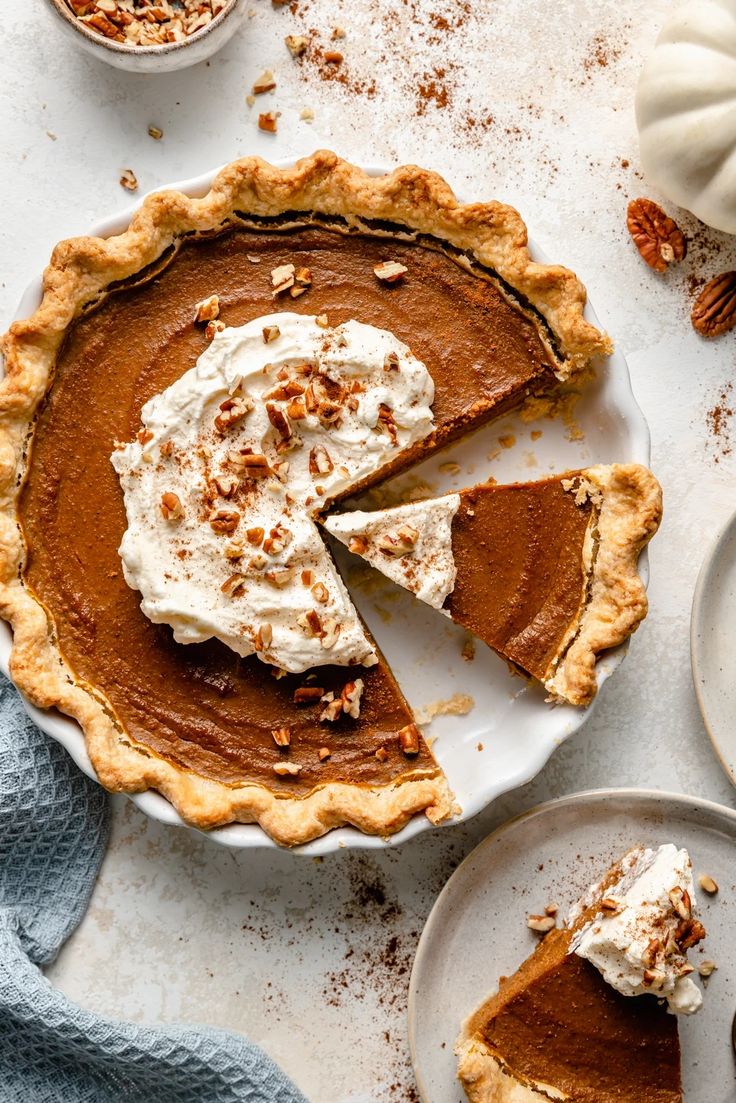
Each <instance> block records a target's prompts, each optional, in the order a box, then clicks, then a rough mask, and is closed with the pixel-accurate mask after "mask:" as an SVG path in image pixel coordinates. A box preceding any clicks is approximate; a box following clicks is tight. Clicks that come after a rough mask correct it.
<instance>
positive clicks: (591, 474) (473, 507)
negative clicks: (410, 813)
mask: <svg viewBox="0 0 736 1103" xmlns="http://www.w3.org/2000/svg"><path fill="white" fill-rule="evenodd" d="M660 516H661V490H660V487H659V484H658V483H657V480H656V479H655V478H654V476H653V475H652V474H651V472H650V471H648V470H647V469H646V468H645V467H641V466H639V465H636V464H613V465H610V466H598V467H590V468H587V469H585V470H583V471H572V472H567V473H566V474H564V475H559V476H555V477H554V478H548V479H543V480H541V481H539V482H532V483H514V484H510V485H506V486H500V485H496V484H495V483H485V484H481V485H479V486H474V487H472V488H470V489H468V490H462V491H460V492H459V493H456V494H445V495H443V496H442V497H439V498H428V499H424V500H422V501H416V502H411V503H409V504H407V505H400V506H395V507H393V508H390V509H383V510H376V511H375V512H368V513H366V512H359V511H355V512H352V513H344V514H333V515H331V516H329V517H327V518H326V519H325V521H324V526H325V528H326V529H327V531H328V532H330V533H332V535H333V536H335V537H336V538H337V539H338V540H340V541H341V542H342V543H343V544H346V545H347V546H348V547H349V549H350V550H351V551H352V552H355V553H356V554H358V555H361V556H362V557H363V558H364V559H366V560H367V561H368V562H369V563H371V564H372V565H373V566H374V567H377V568H378V570H380V571H382V572H383V573H384V574H385V575H387V576H388V577H389V578H391V579H393V580H394V581H395V582H397V583H399V584H400V585H402V586H405V587H406V588H407V589H408V590H411V591H412V593H414V594H416V595H417V597H419V598H421V600H422V601H426V602H427V603H428V604H429V605H432V606H434V608H436V609H439V610H441V611H442V612H443V613H446V614H447V615H449V616H450V617H452V619H453V620H454V621H456V622H457V623H458V624H461V625H462V626H463V627H465V628H467V629H468V630H469V631H471V632H472V633H473V634H474V635H475V636H477V637H478V638H479V639H481V640H483V641H484V642H485V643H487V644H488V645H489V646H490V647H492V648H493V649H494V650H495V651H497V652H498V654H499V655H501V656H503V658H505V659H506V660H507V661H508V662H510V663H513V664H514V666H515V667H517V668H519V669H520V670H521V671H523V672H525V673H526V674H528V675H531V676H532V677H534V678H536V679H538V680H539V681H540V682H542V684H543V685H544V686H545V687H546V688H547V690H548V691H549V693H550V695H551V696H552V697H553V698H554V699H556V700H560V701H568V702H570V703H571V704H574V705H586V704H588V703H589V702H590V701H591V700H592V698H593V696H594V694H595V692H596V675H595V663H596V657H597V655H598V654H599V653H600V652H601V651H603V650H605V649H607V648H611V647H615V646H617V645H618V644H620V643H622V642H623V641H624V640H625V639H627V637H628V636H629V635H630V634H631V633H632V632H633V631H634V629H635V628H636V627H637V625H638V624H639V623H640V621H641V620H642V618H643V617H644V616H645V615H646V611H647V599H646V593H645V590H644V586H643V584H642V581H641V579H640V578H639V575H638V573H637V563H638V559H639V555H640V553H641V551H642V548H643V547H644V546H645V544H646V543H647V541H648V540H649V539H650V538H651V537H652V536H653V535H654V533H655V532H656V530H657V526H658V524H659V520H660Z"/></svg>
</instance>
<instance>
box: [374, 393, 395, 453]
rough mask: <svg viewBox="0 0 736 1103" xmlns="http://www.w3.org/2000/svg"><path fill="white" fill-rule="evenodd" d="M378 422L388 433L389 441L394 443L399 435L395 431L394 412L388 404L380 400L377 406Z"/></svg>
mask: <svg viewBox="0 0 736 1103" xmlns="http://www.w3.org/2000/svg"><path fill="white" fill-rule="evenodd" d="M378 423H379V425H381V426H382V427H383V428H384V429H385V430H386V432H387V433H388V435H389V436H390V437H391V443H392V444H396V442H397V441H398V439H399V435H398V433H397V432H396V422H395V421H394V412H393V410H392V409H391V407H390V406H387V405H386V403H385V402H382V403H381V404H380V405H379V407H378Z"/></svg>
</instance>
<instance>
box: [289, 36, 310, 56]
mask: <svg viewBox="0 0 736 1103" xmlns="http://www.w3.org/2000/svg"><path fill="white" fill-rule="evenodd" d="M284 42H285V43H286V48H287V50H288V51H289V53H290V54H291V56H292V57H301V56H302V54H303V53H304V52H305V51H306V49H307V46H308V45H309V39H308V38H305V37H304V35H303V34H287V36H286V38H285V39H284Z"/></svg>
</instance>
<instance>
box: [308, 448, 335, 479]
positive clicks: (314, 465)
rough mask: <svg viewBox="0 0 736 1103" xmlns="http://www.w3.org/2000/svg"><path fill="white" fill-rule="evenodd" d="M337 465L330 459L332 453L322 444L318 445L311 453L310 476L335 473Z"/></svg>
mask: <svg viewBox="0 0 736 1103" xmlns="http://www.w3.org/2000/svg"><path fill="white" fill-rule="evenodd" d="M334 469H335V465H334V464H333V462H332V460H331V459H330V453H329V452H328V451H327V449H326V448H325V447H324V445H322V444H316V445H315V446H314V448H312V449H311V451H310V453H309V474H310V475H329V474H330V472H331V471H334Z"/></svg>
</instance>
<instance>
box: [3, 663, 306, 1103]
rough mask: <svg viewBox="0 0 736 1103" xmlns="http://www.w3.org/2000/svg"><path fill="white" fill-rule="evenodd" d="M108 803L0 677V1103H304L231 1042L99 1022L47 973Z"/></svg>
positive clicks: (195, 1030) (87, 875)
mask: <svg viewBox="0 0 736 1103" xmlns="http://www.w3.org/2000/svg"><path fill="white" fill-rule="evenodd" d="M108 824H109V812H108V802H107V797H106V794H105V793H104V791H103V790H102V789H101V788H100V787H99V786H98V785H95V784H94V782H92V781H90V780H89V779H88V778H86V777H85V776H84V775H83V774H81V773H80V771H79V770H78V769H77V767H76V766H75V765H74V763H73V762H72V760H71V759H70V758H69V756H68V755H67V753H66V751H64V750H63V749H62V748H61V747H59V746H58V745H57V744H55V743H53V742H52V741H51V740H50V739H48V738H47V737H46V736H45V735H44V734H43V733H42V732H40V731H39V730H38V728H36V727H35V725H34V724H32V723H31V721H30V720H29V719H28V717H27V716H26V714H25V712H24V711H23V707H22V705H21V703H20V700H19V698H18V695H17V693H16V692H15V690H14V689H13V688H12V686H11V685H10V683H9V682H8V681H7V680H6V679H5V678H3V677H2V675H0V1100H1V1101H2V1103H118V1101H131V1103H200V1101H201V1103H205V1101H206V1103H306V1100H305V1098H304V1096H303V1095H302V1094H301V1092H299V1091H297V1089H296V1088H295V1087H294V1086H293V1084H291V1083H290V1082H289V1081H288V1080H287V1079H286V1078H285V1076H284V1075H283V1073H282V1072H281V1071H280V1070H279V1069H278V1068H277V1066H276V1065H274V1063H273V1061H271V1059H270V1058H269V1057H267V1056H266V1054H265V1053H264V1052H263V1051H262V1050H260V1049H259V1048H258V1047H257V1046H255V1045H253V1044H252V1043H250V1042H247V1041H246V1040H245V1039H244V1038H240V1037H238V1036H237V1035H235V1034H228V1033H227V1032H226V1031H223V1030H213V1029H211V1028H209V1027H200V1026H196V1027H194V1026H166V1027H143V1026H136V1025H135V1024H133V1023H121V1022H114V1021H111V1020H109V1019H101V1018H99V1017H98V1016H97V1015H92V1014H90V1013H89V1012H88V1011H84V1010H83V1009H82V1008H81V1007H77V1006H76V1004H73V1003H71V1002H70V1001H69V1000H67V999H66V998H65V997H64V996H63V995H62V994H61V993H60V992H58V991H56V990H55V989H54V988H52V987H51V985H50V984H49V983H48V981H47V980H46V979H45V978H44V976H43V974H42V973H41V972H40V970H39V968H38V966H40V965H48V963H49V962H51V961H53V960H54V958H55V957H56V955H57V953H58V952H59V949H60V948H61V946H62V944H63V943H64V941H65V940H66V939H67V938H68V937H69V935H70V934H71V932H72V931H73V930H74V928H75V927H76V926H77V924H78V923H79V922H80V920H81V918H82V916H83V915H84V912H85V910H86V908H87V904H88V902H89V897H90V894H91V892H92V887H93V885H94V882H95V878H96V876H97V871H98V869H99V866H100V862H101V861H102V856H103V854H104V851H105V845H106V842H107V837H108Z"/></svg>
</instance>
